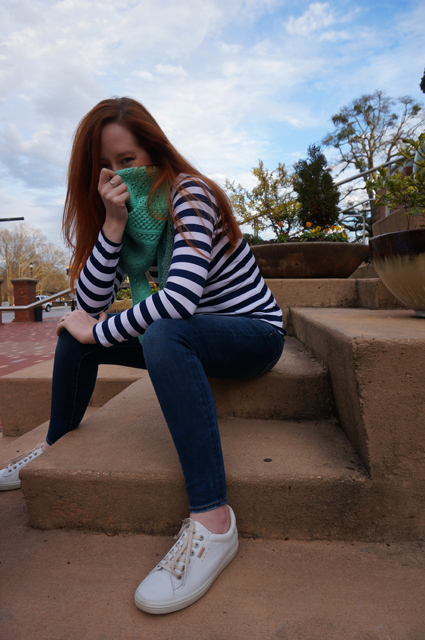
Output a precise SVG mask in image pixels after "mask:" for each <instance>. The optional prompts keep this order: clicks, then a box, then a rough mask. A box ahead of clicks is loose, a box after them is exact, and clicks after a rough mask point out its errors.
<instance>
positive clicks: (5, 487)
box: [0, 480, 21, 491]
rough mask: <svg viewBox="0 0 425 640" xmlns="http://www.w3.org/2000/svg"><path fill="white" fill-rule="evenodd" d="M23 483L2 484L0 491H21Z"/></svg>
mask: <svg viewBox="0 0 425 640" xmlns="http://www.w3.org/2000/svg"><path fill="white" fill-rule="evenodd" d="M20 488H21V481H20V480H18V481H16V480H15V482H9V484H0V491H10V490H11V489H20Z"/></svg>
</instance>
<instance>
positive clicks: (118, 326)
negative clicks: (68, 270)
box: [93, 179, 218, 347]
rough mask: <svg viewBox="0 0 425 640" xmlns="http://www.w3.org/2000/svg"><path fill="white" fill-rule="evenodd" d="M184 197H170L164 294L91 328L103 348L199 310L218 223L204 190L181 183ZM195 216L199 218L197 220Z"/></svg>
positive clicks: (201, 186) (194, 183)
mask: <svg viewBox="0 0 425 640" xmlns="http://www.w3.org/2000/svg"><path fill="white" fill-rule="evenodd" d="M181 186H182V187H183V188H184V190H185V196H182V195H181V194H180V193H178V192H177V191H175V190H174V191H173V193H172V204H173V210H174V219H175V220H177V221H178V223H180V225H181V226H180V228H181V230H182V232H183V234H184V236H185V237H182V234H181V233H180V231H179V229H178V228H177V226H176V222H175V223H174V227H175V228H174V247H173V255H172V260H171V266H170V272H169V274H168V279H167V282H166V285H165V287H164V289H162V290H161V291H159V292H158V293H154V294H153V295H152V296H150V297H149V298H147V299H146V300H144V301H143V302H140V303H139V304H137V305H135V306H134V307H132V308H131V309H127V310H126V311H123V312H122V313H120V314H117V315H115V316H113V317H112V318H109V319H108V320H105V321H104V322H99V323H98V324H96V325H95V326H94V328H93V335H94V337H95V339H96V341H97V342H98V343H99V344H101V345H102V346H104V347H109V346H112V345H114V344H118V343H120V342H123V341H124V340H128V339H129V338H131V337H136V336H139V335H141V334H143V333H144V332H145V331H146V329H147V328H148V326H149V325H150V324H152V323H153V322H155V320H159V319H161V318H172V319H176V320H181V319H185V318H190V317H191V316H192V315H193V314H194V313H195V310H196V308H197V307H198V305H199V301H200V300H201V297H202V294H203V290H204V286H205V282H206V279H207V276H208V269H209V265H210V262H211V251H212V239H213V235H214V230H215V227H216V224H217V219H218V210H217V206H216V203H215V200H214V196H213V195H212V193H211V191H210V190H209V189H208V187H207V185H205V184H204V183H200V182H198V181H194V180H191V179H186V181H184V182H182V183H181ZM198 213H199V215H198Z"/></svg>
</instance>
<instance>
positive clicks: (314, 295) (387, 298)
mask: <svg viewBox="0 0 425 640" xmlns="http://www.w3.org/2000/svg"><path fill="white" fill-rule="evenodd" d="M266 282H267V285H268V286H269V288H270V290H271V292H272V293H273V295H274V297H275V299H276V301H277V303H278V305H279V307H280V308H281V309H282V314H283V326H284V327H285V328H286V330H287V331H288V333H289V334H290V335H292V334H293V333H295V334H296V332H294V331H293V328H292V317H291V309H293V308H303V307H315V308H344V309H347V308H355V307H360V308H365V309H404V308H405V306H404V305H403V304H402V303H401V302H400V301H399V300H397V298H396V297H395V296H394V295H393V294H392V293H391V292H390V291H388V289H387V288H386V286H385V285H384V283H383V282H382V280H381V279H380V278H377V277H376V276H375V277H373V278H371V277H369V278H360V279H355V278H352V277H350V278H342V279H341V278H326V279H324V278H315V279H309V278H306V279H292V278H285V279H284V278H276V279H267V280H266Z"/></svg>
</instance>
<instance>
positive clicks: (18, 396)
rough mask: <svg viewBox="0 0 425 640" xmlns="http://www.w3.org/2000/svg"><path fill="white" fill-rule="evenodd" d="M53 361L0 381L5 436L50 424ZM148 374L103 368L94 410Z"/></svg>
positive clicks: (15, 434)
mask: <svg viewBox="0 0 425 640" xmlns="http://www.w3.org/2000/svg"><path fill="white" fill-rule="evenodd" d="M52 374H53V360H47V361H46V362H42V363H40V364H36V365H33V366H32V367H27V368H26V369H21V370H20V371H15V372H14V373H10V374H8V375H5V376H2V377H0V418H1V422H2V426H3V436H5V437H9V436H10V437H19V436H22V435H23V434H24V433H27V432H28V431H31V430H32V429H34V428H35V427H38V425H39V424H41V423H42V422H44V421H45V420H48V418H49V415H50V398H51V385H52ZM144 376H147V373H146V371H141V370H140V369H131V368H130V367H118V366H109V365H101V366H100V367H99V374H98V378H97V382H96V387H95V390H94V393H93V396H92V399H91V402H90V406H93V407H101V406H103V405H104V404H105V403H106V402H108V400H110V399H111V398H113V397H114V396H116V395H117V394H118V393H120V392H121V391H123V390H124V389H126V388H127V387H128V386H129V385H130V384H132V383H133V382H135V380H139V379H140V378H142V377H144Z"/></svg>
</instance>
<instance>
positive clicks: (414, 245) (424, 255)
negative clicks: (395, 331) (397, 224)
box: [370, 229, 425, 318]
mask: <svg viewBox="0 0 425 640" xmlns="http://www.w3.org/2000/svg"><path fill="white" fill-rule="evenodd" d="M370 254H371V257H372V260H373V266H374V267H375V270H376V272H377V274H378V275H379V277H380V278H381V280H382V282H383V283H384V284H385V286H386V287H387V289H389V290H390V291H391V293H393V294H394V295H395V297H396V298H398V299H399V300H400V301H401V302H402V303H403V304H405V305H406V307H408V308H409V309H414V310H415V313H416V315H418V316H421V317H423V318H425V229H412V230H411V231H395V232H393V233H384V234H382V235H380V236H376V237H375V238H372V239H371V240H370Z"/></svg>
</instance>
